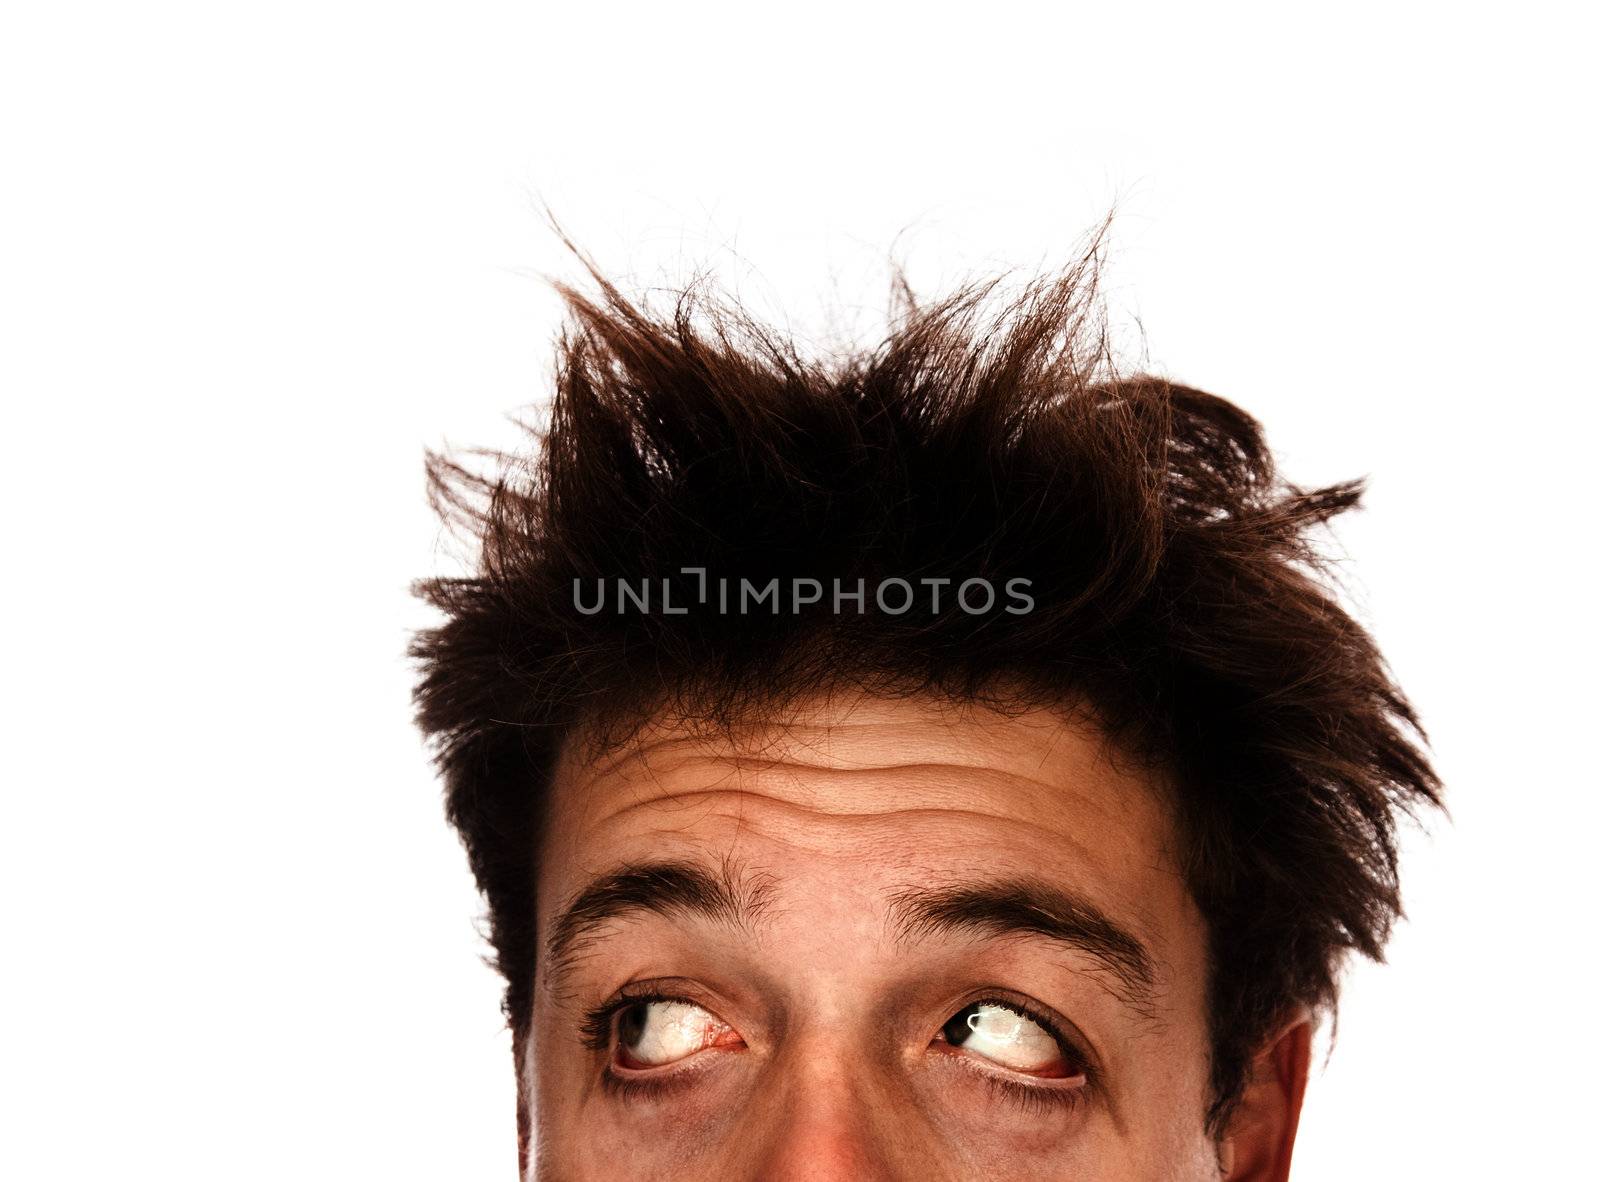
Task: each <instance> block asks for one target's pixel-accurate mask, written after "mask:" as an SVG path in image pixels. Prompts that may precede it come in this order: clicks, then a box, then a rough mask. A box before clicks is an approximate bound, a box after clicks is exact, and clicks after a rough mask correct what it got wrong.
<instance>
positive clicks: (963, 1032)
mask: <svg viewBox="0 0 1600 1182" xmlns="http://www.w3.org/2000/svg"><path fill="white" fill-rule="evenodd" d="M981 1009H983V1003H982V1002H974V1003H973V1004H972V1005H970V1006H968V1007H967V1008H966V1009H964V1010H962V1011H961V1012H960V1013H959V1014H957V1015H956V1016H955V1017H953V1018H951V1019H950V1021H948V1022H946V1023H945V1024H944V1037H945V1040H946V1041H947V1042H948V1043H949V1044H950V1045H951V1046H953V1047H959V1046H960V1045H961V1044H962V1043H964V1042H966V1041H967V1039H968V1038H970V1037H971V1035H972V1031H973V1028H974V1026H975V1024H976V1023H975V1019H976V1018H977V1016H978V1011H979V1010H981Z"/></svg>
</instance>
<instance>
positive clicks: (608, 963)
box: [520, 695, 1310, 1182]
mask: <svg viewBox="0 0 1600 1182" xmlns="http://www.w3.org/2000/svg"><path fill="white" fill-rule="evenodd" d="M551 808H552V811H551V815H550V819H549V825H548V828H547V830H546V834H547V836H546V838H545V845H544V848H543V849H542V851H541V854H542V857H541V861H540V865H541V870H540V875H539V880H538V883H537V892H538V894H537V898H538V900H539V904H540V906H539V915H540V931H541V933H543V934H545V936H546V940H547V943H546V952H547V955H546V956H545V957H544V958H543V960H542V962H541V964H540V966H539V968H538V972H537V975H536V979H535V990H534V1003H533V1013H532V1015H531V1021H530V1022H529V1025H528V1034H527V1037H526V1038H525V1039H524V1040H523V1045H522V1048H521V1064H520V1066H521V1070H522V1072H523V1078H522V1080H521V1085H522V1086H521V1089H520V1091H521V1094H522V1096H523V1101H522V1103H523V1104H524V1106H525V1108H527V1109H530V1110H531V1111H528V1112H525V1114H524V1115H525V1117H526V1119H527V1121H528V1122H529V1123H530V1124H531V1126H532V1128H533V1129H534V1142H535V1145H536V1152H535V1153H534V1155H533V1159H534V1160H533V1162H532V1164H531V1165H530V1170H529V1173H530V1176H536V1177H538V1178H540V1179H548V1180H555V1182H568V1180H574V1182H575V1180H587V1179H617V1178H629V1179H662V1180H666V1179H705V1178H718V1179H730V1180H736V1179H812V1180H822V1179H883V1180H888V1179H908V1180H909V1179H918V1180H931V1179H988V1180H997V1182H998V1180H1005V1179H1045V1178H1094V1179H1103V1180H1106V1182H1118V1180H1125V1179H1150V1180H1154V1179H1163V1180H1173V1182H1185V1180H1191V1179H1208V1180H1215V1179H1219V1178H1229V1179H1252V1180H1255V1182H1267V1180H1272V1179H1284V1178H1286V1177H1287V1175H1288V1166H1289V1153H1290V1149H1291V1148H1292V1144H1293V1139H1294V1127H1295V1122H1296V1119H1297V1117H1298V1112H1299V1104H1300V1097H1301V1094H1302V1091H1303V1087H1304V1081H1305V1074H1306V1064H1307V1061H1308V1059H1309V1052H1308V1039H1309V1029H1310V1027H1309V1022H1308V1021H1307V1019H1306V1016H1304V1015H1300V1016H1297V1017H1296V1018H1295V1019H1294V1020H1292V1021H1290V1022H1287V1023H1285V1026H1284V1028H1283V1031H1282V1033H1281V1034H1280V1035H1279V1036H1278V1037H1275V1038H1274V1039H1272V1040H1271V1041H1270V1042H1269V1043H1268V1045H1266V1046H1264V1047H1263V1048H1262V1051H1261V1055H1260V1056H1259V1058H1258V1060H1257V1063H1256V1075H1255V1079H1254V1081H1253V1083H1252V1085H1251V1086H1250V1088H1249V1091H1248V1093H1247V1095H1246V1097H1245V1101H1244V1102H1243V1103H1242V1104H1241V1106H1240V1108H1239V1114H1238V1116H1237V1117H1236V1118H1235V1120H1234V1122H1233V1124H1232V1125H1231V1126H1230V1128H1229V1129H1228V1130H1227V1131H1226V1134H1225V1135H1224V1136H1223V1137H1222V1138H1220V1139H1217V1138H1214V1137H1212V1136H1211V1135H1209V1134H1208V1133H1207V1132H1206V1130H1205V1128H1204V1126H1203V1116H1204V1112H1205V1109H1206V1103H1207V1078H1208V1076H1207V1073H1208V1069H1209V1060H1208V1049H1209V1044H1208V1035H1207V1027H1206V1010H1205V979H1206V978H1205V959H1206V938H1205V926H1204V923H1203V920H1202V918H1201V916H1200V914H1199V912H1198V910H1197V908H1196V906H1195V904H1194V901H1193V899H1192V898H1191V897H1190V895H1189V893H1188V891H1187V889H1186V887H1185V885H1184V883H1183V880H1182V878H1181V876H1180V875H1179V873H1178V870H1177V857H1176V835H1175V833H1174V829H1173V825H1172V822H1171V818H1170V815H1169V812H1168V809H1167V807H1166V805H1165V803H1164V800H1163V787H1162V785H1161V783H1160V782H1159V780H1158V779H1157V778H1156V777H1155V776H1154V775H1153V774H1152V773H1151V772H1150V771H1148V770H1147V769H1144V768H1141V767H1140V766H1138V765H1137V764H1136V763H1134V762H1133V761H1131V760H1128V759H1126V758H1117V757H1116V753H1115V752H1113V751H1112V750H1111V749H1110V748H1109V747H1108V745H1107V743H1106V741H1105V738H1104V736H1103V734H1102V733H1101V732H1100V731H1099V730H1098V729H1097V728H1096V727H1095V726H1094V725H1093V724H1092V723H1091V722H1089V721H1087V720H1086V719H1084V718H1080V717H1075V716H1074V715H1072V714H1071V713H1069V712H1067V711H1064V710H1045V709H1034V710H1030V711H1028V712H1027V713H1023V714H1013V713H1007V714H1001V713H998V712H995V711H993V710H991V709H988V708H986V707H977V706H955V705H952V704H949V703H945V702H942V701H934V700H930V699H886V698H873V697H865V696H861V695H854V696H848V697H840V696H835V697H827V698H818V699H813V700H810V701H807V702H805V703H803V704H802V705H801V707H800V709H799V710H798V711H796V712H795V713H793V715H792V716H791V717H790V719H789V720H788V721H787V723H786V724H785V725H784V726H781V727H778V726H762V725H751V726H749V727H746V728H744V729H743V730H742V731H741V732H740V733H738V734H736V735H734V736H731V737H727V738H719V739H715V740H712V739H706V738H696V737H694V736H692V735H691V734H689V733H688V732H687V731H685V730H683V729H681V728H679V727H676V726H674V725H672V724H671V723H670V722H668V721H665V720H657V721H656V722H654V723H652V724H651V725H649V726H647V727H645V728H642V729H641V730H640V731H639V732H638V733H636V734H635V735H634V736H633V737H632V739H631V740H630V741H629V742H627V743H626V744H624V745H623V746H622V747H621V748H620V749H613V750H610V751H608V752H606V753H605V754H603V755H601V756H599V757H597V758H596V757H594V756H593V753H592V752H590V753H585V752H584V750H583V748H582V746H581V744H578V745H574V746H572V747H570V748H569V751H568V753H567V755H566V757H565V758H564V759H563V760H562V763H561V766H560V767H559V769H558V772H557V775H556V777H555V781H554V785H553V796H552V801H551ZM663 864H665V865H668V866H674V867H685V868H689V869H691V870H693V869H695V868H699V869H700V870H701V871H703V873H704V875H705V878H706V880H707V881H713V882H716V883H718V884H721V885H722V886H723V887H724V888H725V893H726V894H727V895H728V896H729V898H728V899H727V900H724V904H725V905H723V906H721V907H720V908H713V909H711V911H710V912H709V913H706V912H704V911H703V910H702V909H700V908H697V907H694V906H686V905H680V906H674V907H670V908H668V909H666V910H665V911H664V912H661V911H657V910H655V909H653V908H651V907H647V906H633V907H623V908H620V909H617V908H613V909H612V910H611V911H608V912H606V913H605V914H604V915H603V916H602V917H601V918H599V919H598V921H597V922H593V923H590V924H589V925H588V926H586V927H583V928H582V930H581V932H580V933H579V934H578V935H577V936H576V938H574V939H573V940H572V941H571V942H570V947H566V948H564V949H560V950H559V952H560V955H557V952H558V949H557V948H556V947H555V945H554V944H552V943H550V942H549V940H550V937H552V936H553V935H555V934H556V933H557V932H565V933H566V934H568V935H571V934H572V933H573V931H574V930H575V929H573V927H572V923H571V921H567V923H566V926H565V927H563V920H562V916H563V914H564V912H565V911H566V910H567V909H568V908H569V907H570V906H571V905H572V904H573V902H574V901H575V900H578V899H579V898H580V896H582V895H583V893H584V892H585V891H586V890H587V889H590V888H593V887H594V886H595V884H596V883H604V882H605V881H606V880H607V876H608V875H613V874H615V873H617V872H618V870H619V868H620V869H627V868H630V867H641V866H660V865H663ZM995 882H1005V883H1013V882H1015V883H1028V884H1043V885H1044V886H1046V887H1049V888H1056V889H1058V890H1059V891H1061V892H1064V893H1066V894H1068V895H1070V896H1071V898H1072V899H1073V900H1075V901H1078V902H1081V903H1082V904H1083V906H1084V907H1085V908H1087V909H1090V910H1092V911H1093V912H1094V913H1096V914H1098V915H1099V916H1101V917H1103V918H1104V919H1105V920H1107V921H1108V922H1109V923H1110V924H1112V925H1114V926H1115V927H1116V928H1117V929H1120V930H1121V931H1123V932H1125V933H1126V934H1127V935H1128V936H1130V937H1132V938H1133V939H1134V940H1136V941H1137V946H1138V948H1139V949H1141V950H1142V952H1143V954H1144V956H1145V964H1144V966H1143V967H1144V969H1145V970H1146V971H1145V973H1144V974H1143V976H1142V977H1140V976H1139V975H1138V974H1128V973H1127V972H1126V969H1127V965H1126V964H1123V965H1121V966H1120V967H1121V968H1123V969H1124V970H1125V971H1124V973H1123V975H1122V976H1130V975H1131V976H1133V977H1135V978H1137V979H1135V980H1132V981H1129V980H1124V979H1122V976H1119V974H1118V972H1117V971H1116V969H1117V968H1118V967H1119V966H1118V965H1117V964H1115V963H1113V962H1114V961H1115V958H1110V959H1108V957H1107V956H1106V955H1104V953H1103V950H1101V951H1100V952H1096V950H1094V949H1091V948H1084V947H1079V946H1075V945H1074V944H1072V943H1069V942H1065V941H1063V940H1060V939H1056V938H1052V937H1050V936H1047V935H1044V934H1039V933H1035V932H1016V931H1002V930H988V929H985V928H983V927H982V926H969V925H954V926H950V927H947V928H940V927H938V926H937V925H931V926H930V925H927V924H924V925H921V926H920V927H918V926H916V925H912V926H910V927H908V926H907V922H906V916H905V914H904V911H905V907H906V904H905V902H904V901H905V900H906V899H908V898H913V897H916V894H915V893H916V892H927V891H929V890H933V891H939V890H944V891H946V892H949V891H957V892H959V891H960V890H961V889H963V888H965V887H966V886H967V885H969V884H974V883H977V884H980V885H982V884H992V883H995ZM897 900H898V901H899V902H897ZM1085 913H1087V912H1085ZM591 918H593V917H592V916H591ZM619 991H621V993H622V994H623V997H622V1000H621V1002H620V1007H621V1008H620V1009H618V1010H617V1012H616V1013H613V1014H612V1015H611V1016H610V1017H609V1019H599V1020H597V1019H596V1018H594V1017H591V1015H592V1014H593V1013H594V1011H596V1010H598V1009H601V1008H602V1007H604V1006H605V1005H606V1004H607V1003H608V1002H612V1001H614V1000H616V999H617V998H618V996H619ZM652 994H659V995H661V996H663V997H667V998H671V999H673V1000H672V1001H648V1000H639V998H640V997H648V996H650V995H652ZM977 1003H984V1004H987V1005H988V1006H989V1008H987V1009H983V1010H981V1011H974V1010H972V1009H970V1008H967V1007H970V1006H972V1005H974V1004H977ZM996 1003H1003V1004H999V1005H997V1004H996ZM1007 1006H1014V1007H1020V1008H1006V1007H1007ZM964 1012H965V1013H966V1014H967V1015H969V1017H970V1016H971V1015H973V1014H974V1013H979V1014H980V1017H979V1018H978V1019H977V1020H978V1022H979V1024H980V1027H981V1030H980V1035H979V1037H976V1038H971V1039H968V1040H967V1041H966V1042H965V1043H964V1045H961V1046H957V1045H955V1044H954V1043H952V1042H951V1041H950V1040H949V1039H948V1038H946V1037H945V1032H946V1031H948V1030H949V1029H951V1028H949V1027H947V1026H946V1023H948V1022H949V1021H950V1020H951V1019H952V1018H953V1017H956V1016H958V1015H961V1014H963V1013H964ZM1019 1013H1021V1014H1023V1015H1024V1016H1021V1017H1019V1016H1018V1015H1019ZM1026 1014H1032V1015H1034V1016H1036V1017H1040V1018H1044V1019H1046V1020H1048V1022H1049V1023H1050V1024H1052V1025H1054V1026H1055V1027H1056V1033H1059V1034H1061V1035H1063V1036H1065V1039H1066V1041H1067V1044H1068V1045H1067V1046H1066V1048H1065V1049H1061V1048H1059V1047H1058V1044H1057V1042H1056V1039H1055V1038H1054V1037H1052V1036H1051V1034H1050V1032H1048V1031H1047V1030H1045V1029H1044V1025H1043V1024H1042V1023H1037V1022H1034V1021H1033V1020H1032V1019H1031V1018H1029V1017H1027V1016H1025V1015H1026ZM673 1020H679V1024H678V1025H673ZM586 1022H587V1023H588V1025H589V1026H590V1027H591V1029H590V1037H591V1040H595V1039H598V1041H599V1045H595V1046H589V1045H585V1035H584V1033H583V1032H584V1027H585V1024H586ZM630 1023H631V1025H630ZM969 1025H970V1023H967V1024H963V1025H960V1026H958V1027H956V1029H957V1030H958V1031H959V1032H964V1030H965V1029H967V1028H968V1026H969ZM641 1030H643V1031H644V1033H645V1035H646V1036H647V1037H644V1038H643V1039H642V1041H640V1042H639V1044H638V1046H636V1047H634V1048H632V1049H630V1048H629V1047H628V1046H627V1045H625V1043H626V1038H627V1037H631V1036H632V1035H633V1034H638V1033H639V1032H640V1031H641ZM996 1030H997V1031H1000V1032H1001V1033H1007V1032H1012V1033H1020V1034H1021V1036H1022V1039H1023V1049H1024V1050H1025V1051H1026V1052H1027V1053H1026V1054H1024V1055H1022V1059H1025V1060H1026V1062H1021V1060H1019V1059H1018V1057H1017V1054H1018V1053H1017V1052H1016V1051H1015V1050H1010V1049H1007V1044H1004V1043H1003V1042H1002V1043H993V1042H984V1036H985V1032H988V1031H996ZM619 1032H620V1033H619ZM958 1036H959V1037H965V1036H964V1033H963V1034H959V1035H958ZM978 1044H982V1045H981V1046H980V1045H978ZM1041 1046H1042V1047H1045V1048H1047V1049H1048V1053H1047V1054H1045V1055H1043V1056H1041V1054H1040V1052H1039V1048H1040V1047H1041ZM996 1047H999V1048H1000V1052H999V1053H1000V1054H1001V1059H996V1058H992V1057H989V1054H988V1052H990V1051H993V1050H994V1049H995V1048H996ZM686 1051H687V1053H683V1052H686ZM641 1053H642V1054H643V1055H644V1059H643V1060H641V1059H640V1058H639V1055H640V1054H641ZM661 1053H666V1054H670V1055H672V1056H674V1057H673V1058H672V1060H671V1061H670V1062H666V1063H657V1062H655V1061H654V1058H653V1057H658V1056H659V1054H661ZM680 1053H681V1057H677V1056H679V1055H680ZM1007 1057H1009V1061H1008V1062H1005V1061H1001V1060H1002V1059H1005V1058H1007ZM1019 1062H1021V1065H1022V1067H1023V1068H1024V1070H1020V1071H1019V1070H1016V1069H1015V1068H1016V1067H1017V1065H1018V1063H1019ZM619 1079H620V1080H621V1081H622V1086H621V1087H619V1086H617V1084H616V1082H615V1081H617V1080H619ZM608 1081H611V1082H609V1083H608Z"/></svg>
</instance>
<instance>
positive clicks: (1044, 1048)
mask: <svg viewBox="0 0 1600 1182" xmlns="http://www.w3.org/2000/svg"><path fill="white" fill-rule="evenodd" d="M939 1038H940V1039H941V1040H943V1041H944V1042H946V1043H948V1044H949V1045H950V1046H952V1047H955V1048H957V1049H959V1050H961V1051H964V1052H966V1053H968V1054H971V1055H976V1056H977V1057H979V1058H981V1059H987V1060H988V1061H989V1062H991V1063H997V1064H999V1065H1000V1066H1001V1067H1005V1068H1007V1069H1009V1070H1011V1071H1015V1072H1019V1073H1021V1074H1024V1075H1032V1076H1036V1077H1038V1078H1041V1079H1070V1078H1074V1077H1076V1076H1080V1075H1082V1074H1083V1068H1082V1067H1081V1066H1080V1065H1079V1064H1078V1063H1077V1062H1076V1059H1075V1056H1073V1055H1072V1054H1071V1053H1069V1052H1068V1051H1067V1049H1066V1046H1065V1044H1064V1042H1063V1040H1062V1039H1061V1037H1060V1036H1059V1035H1057V1034H1056V1033H1055V1032H1054V1031H1052V1030H1051V1029H1050V1028H1049V1027H1048V1026H1046V1025H1045V1023H1044V1022H1043V1020H1041V1019H1039V1018H1036V1017H1033V1016H1031V1015H1029V1014H1026V1013H1024V1012H1023V1011H1022V1010H1021V1009H1020V1008H1018V1007H1016V1006H1012V1005H1007V1004H1005V1003H1003V1002H998V1001H977V1002H973V1003H972V1004H971V1005H969V1006H967V1007H966V1008H965V1009H963V1010H961V1011H960V1012H959V1013H957V1014H956V1015H955V1016H954V1017H952V1018H951V1019H950V1020H949V1021H948V1022H946V1023H945V1024H944V1026H943V1027H941V1028H940V1031H939Z"/></svg>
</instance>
